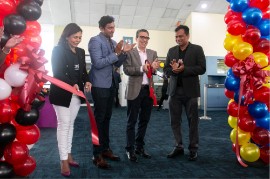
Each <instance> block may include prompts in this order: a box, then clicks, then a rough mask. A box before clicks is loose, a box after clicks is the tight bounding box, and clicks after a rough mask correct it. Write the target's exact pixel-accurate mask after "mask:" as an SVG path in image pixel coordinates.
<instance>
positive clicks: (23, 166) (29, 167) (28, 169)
mask: <svg viewBox="0 0 270 179" xmlns="http://www.w3.org/2000/svg"><path fill="white" fill-rule="evenodd" d="M13 168H14V172H15V174H16V175H18V176H28V175H30V174H31V173H32V172H33V171H34V170H35V168H36V161H35V159H34V158H33V157H32V156H28V158H27V159H26V160H25V162H23V163H18V164H15V165H13Z"/></svg>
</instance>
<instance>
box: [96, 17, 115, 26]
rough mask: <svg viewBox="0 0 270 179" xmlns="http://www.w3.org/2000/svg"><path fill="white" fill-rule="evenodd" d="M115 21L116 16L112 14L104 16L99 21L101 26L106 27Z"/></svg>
mask: <svg viewBox="0 0 270 179" xmlns="http://www.w3.org/2000/svg"><path fill="white" fill-rule="evenodd" d="M112 22H114V18H113V17H112V16H102V17H101V18H100V20H99V21H98V24H99V27H102V28H105V27H106V25H107V24H110V23H112Z"/></svg>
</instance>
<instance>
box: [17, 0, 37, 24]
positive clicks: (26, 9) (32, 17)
mask: <svg viewBox="0 0 270 179" xmlns="http://www.w3.org/2000/svg"><path fill="white" fill-rule="evenodd" d="M17 12H18V13H19V14H20V15H22V16H23V17H24V18H25V19H26V20H27V21H36V20H38V18H39V17H40V16H41V7H40V6H39V4H38V3H36V2H35V1H23V2H21V3H20V4H19V6H18V7H17Z"/></svg>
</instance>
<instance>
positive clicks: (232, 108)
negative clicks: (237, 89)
mask: <svg viewBox="0 0 270 179" xmlns="http://www.w3.org/2000/svg"><path fill="white" fill-rule="evenodd" d="M227 113H228V114H229V115H231V116H233V117H237V116H238V104H237V103H236V102H235V101H233V102H231V103H230V104H228V106H227Z"/></svg>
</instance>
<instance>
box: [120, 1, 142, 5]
mask: <svg viewBox="0 0 270 179" xmlns="http://www.w3.org/2000/svg"><path fill="white" fill-rule="evenodd" d="M137 4H138V0H132V1H131V0H123V2H122V5H126V6H137Z"/></svg>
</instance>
